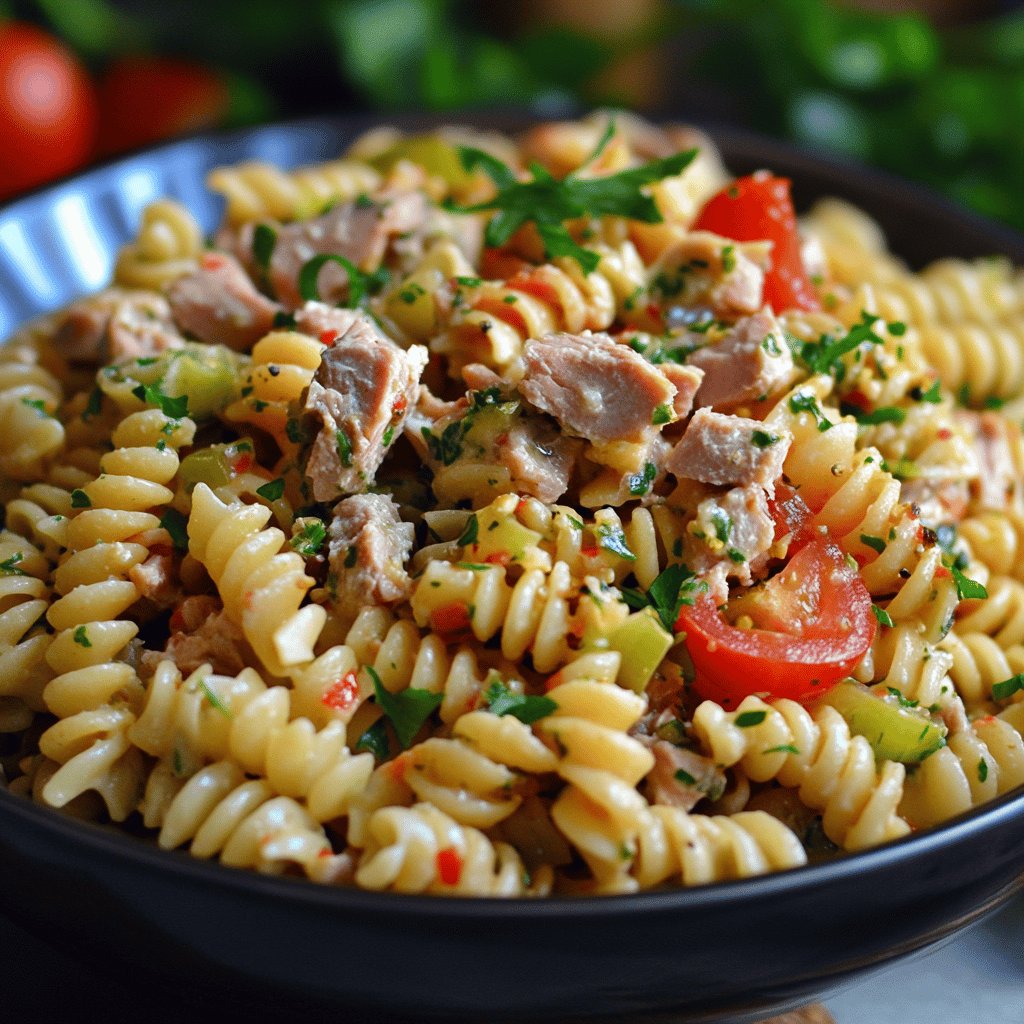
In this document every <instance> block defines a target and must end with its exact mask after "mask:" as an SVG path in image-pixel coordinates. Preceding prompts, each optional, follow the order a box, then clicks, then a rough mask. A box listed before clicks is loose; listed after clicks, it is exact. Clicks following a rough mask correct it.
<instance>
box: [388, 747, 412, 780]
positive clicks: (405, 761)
mask: <svg viewBox="0 0 1024 1024" xmlns="http://www.w3.org/2000/svg"><path fill="white" fill-rule="evenodd" d="M408 767H409V757H408V755H407V754H399V756H398V757H396V758H395V759H394V761H389V762H388V764H387V773H388V775H390V776H391V779H392V781H393V782H401V781H402V780H403V779H404V778H405V770H406V768H408Z"/></svg>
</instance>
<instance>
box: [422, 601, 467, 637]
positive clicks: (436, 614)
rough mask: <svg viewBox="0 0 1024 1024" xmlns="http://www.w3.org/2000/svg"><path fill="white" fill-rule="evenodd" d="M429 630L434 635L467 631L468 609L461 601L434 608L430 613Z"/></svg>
mask: <svg viewBox="0 0 1024 1024" xmlns="http://www.w3.org/2000/svg"><path fill="white" fill-rule="evenodd" d="M430 628H431V629H433V630H434V632H435V633H443V634H446V635H449V636H450V635H452V634H454V633H462V632H464V631H466V630H467V629H469V609H468V608H467V607H466V605H465V604H464V603H463V602H462V601H453V602H452V603H451V604H445V605H442V606H441V607H440V608H435V609H434V610H433V611H432V612H431V613H430Z"/></svg>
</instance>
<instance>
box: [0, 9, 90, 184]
mask: <svg viewBox="0 0 1024 1024" xmlns="http://www.w3.org/2000/svg"><path fill="white" fill-rule="evenodd" d="M95 137H96V97H95V95H94V93H93V88H92V83H91V82H90V81H89V76H88V75H87V74H86V72H85V69H84V68H83V67H82V65H81V64H79V62H78V61H77V59H76V58H75V56H74V54H72V53H71V51H70V50H68V49H67V48H66V47H65V46H64V45H63V44H62V43H60V42H59V41H58V40H56V39H54V37H53V36H51V35H48V34H47V33H46V32H43V31H42V30H41V29H38V28H36V27H35V26H34V25H24V24H21V23H20V22H7V23H3V24H0V139H2V140H3V142H2V147H3V155H2V156H0V199H6V198H8V197H10V196H13V195H16V194H17V193H18V192H22V191H24V190H25V189H28V188H32V186H34V185H40V184H42V183H43V182H44V181H49V180H50V179H51V178H57V177H60V176H61V175H62V174H68V173H70V172H71V171H73V170H76V169H77V168H78V167H81V166H82V165H83V164H84V163H85V162H86V160H87V159H88V157H89V155H90V153H91V152H92V147H93V142H94V141H95Z"/></svg>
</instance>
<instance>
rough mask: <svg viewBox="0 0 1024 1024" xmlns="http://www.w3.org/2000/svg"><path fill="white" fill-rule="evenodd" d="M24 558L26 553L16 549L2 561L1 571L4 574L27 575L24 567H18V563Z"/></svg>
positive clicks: (0, 563)
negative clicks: (23, 553)
mask: <svg viewBox="0 0 1024 1024" xmlns="http://www.w3.org/2000/svg"><path fill="white" fill-rule="evenodd" d="M23 559H24V555H22V553H21V552H20V551H15V552H14V554H13V555H11V557H10V558H5V559H4V560H3V561H2V562H0V573H3V574H4V576H25V575H27V573H26V572H25V570H24V569H19V568H18V563H19V562H20V561H22V560H23Z"/></svg>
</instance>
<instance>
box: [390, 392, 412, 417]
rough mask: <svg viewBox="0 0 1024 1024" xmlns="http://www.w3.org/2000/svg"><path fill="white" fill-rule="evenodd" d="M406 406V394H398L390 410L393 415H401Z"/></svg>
mask: <svg viewBox="0 0 1024 1024" xmlns="http://www.w3.org/2000/svg"><path fill="white" fill-rule="evenodd" d="M408 407H409V399H408V398H406V396H405V395H404V394H403V395H399V396H398V397H397V398H396V399H395V401H394V404H393V405H392V406H391V412H392V413H393V414H394V415H395V416H401V415H402V413H403V412H405V410H406V409H407V408H408Z"/></svg>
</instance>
